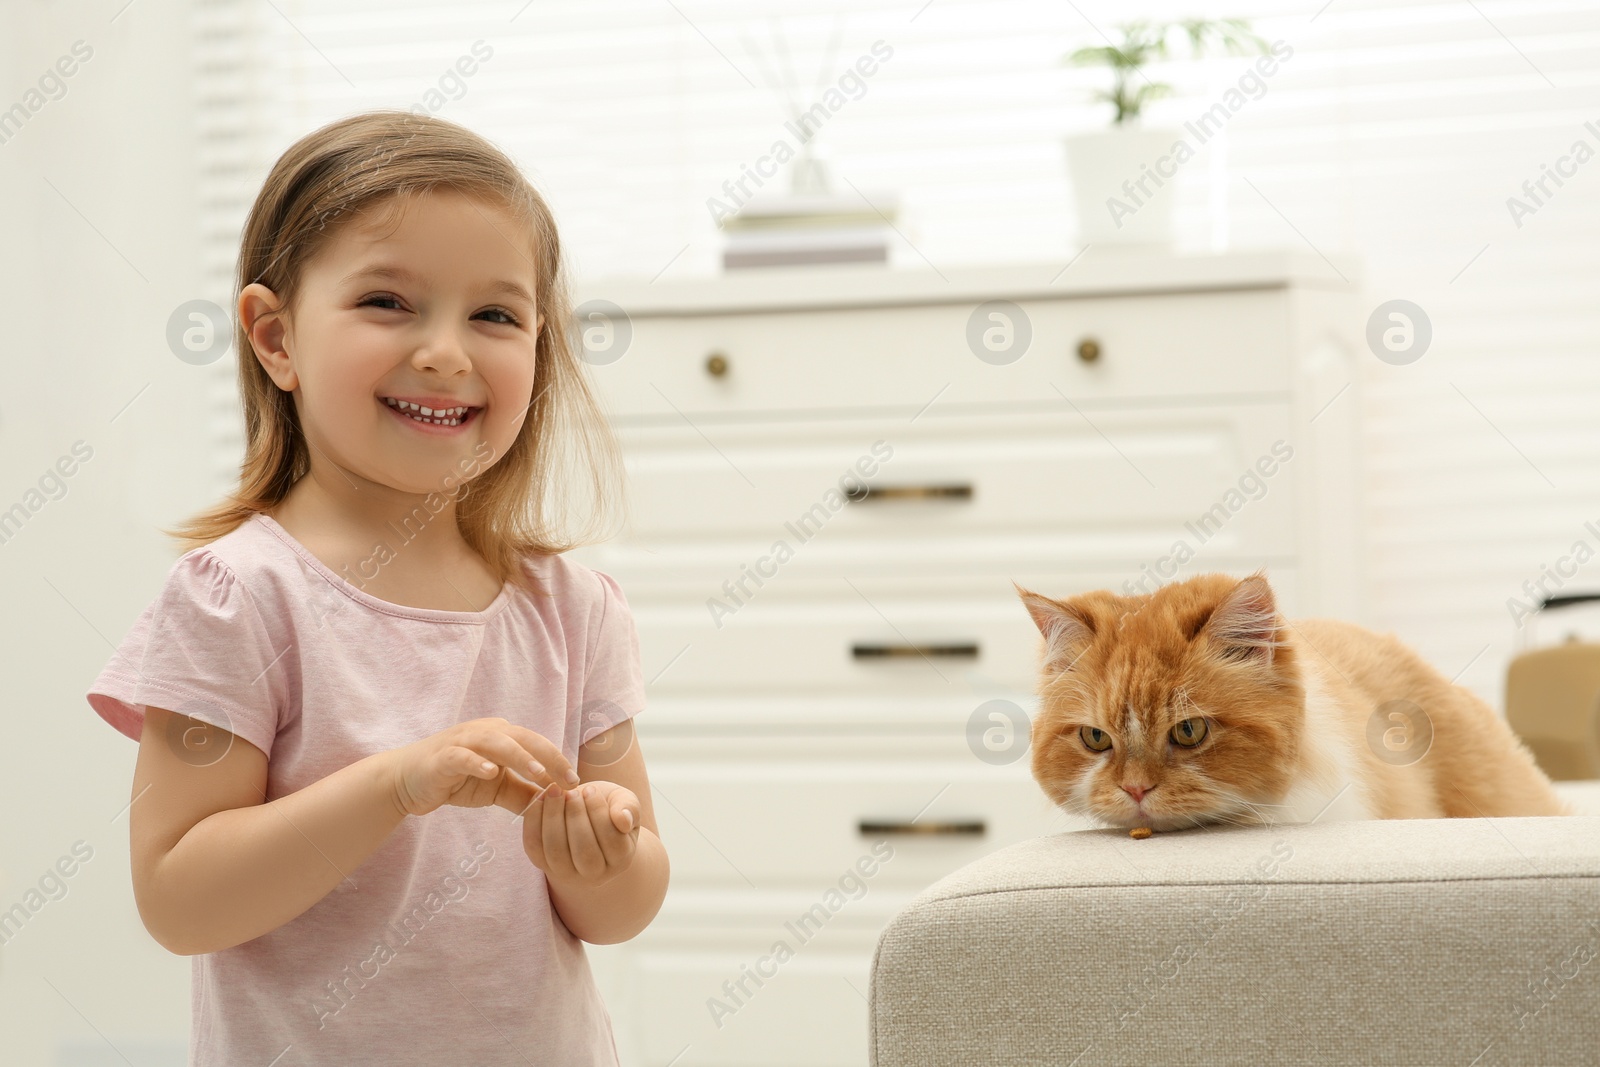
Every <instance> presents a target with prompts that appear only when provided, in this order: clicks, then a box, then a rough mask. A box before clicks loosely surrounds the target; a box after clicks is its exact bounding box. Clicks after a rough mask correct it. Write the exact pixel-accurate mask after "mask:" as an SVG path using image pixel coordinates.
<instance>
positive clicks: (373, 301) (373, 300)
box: [356, 293, 400, 310]
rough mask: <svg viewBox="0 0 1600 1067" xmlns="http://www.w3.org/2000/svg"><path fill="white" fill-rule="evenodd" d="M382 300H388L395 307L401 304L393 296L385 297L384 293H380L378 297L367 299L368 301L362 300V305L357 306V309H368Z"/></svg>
mask: <svg viewBox="0 0 1600 1067" xmlns="http://www.w3.org/2000/svg"><path fill="white" fill-rule="evenodd" d="M380 300H387V301H389V302H390V303H391V304H395V305H398V304H399V303H400V301H399V300H397V299H396V298H394V297H392V296H386V295H384V294H382V293H379V294H378V295H376V296H369V297H367V298H366V299H364V300H362V301H361V303H359V304H357V305H356V306H357V307H367V306H368V305H371V304H376V303H378V302H379V301H380ZM386 310H387V309H386Z"/></svg>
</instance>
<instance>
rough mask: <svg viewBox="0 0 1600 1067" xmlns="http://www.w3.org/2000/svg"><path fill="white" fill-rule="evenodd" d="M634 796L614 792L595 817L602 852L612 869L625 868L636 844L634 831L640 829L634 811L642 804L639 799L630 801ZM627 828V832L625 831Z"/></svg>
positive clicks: (622, 792) (622, 791)
mask: <svg viewBox="0 0 1600 1067" xmlns="http://www.w3.org/2000/svg"><path fill="white" fill-rule="evenodd" d="M632 797H633V794H632V793H631V792H630V791H629V790H627V789H615V790H612V792H611V795H610V796H608V797H606V798H605V799H604V801H603V802H602V805H601V808H600V810H599V811H598V812H596V813H595V815H594V825H595V828H596V834H597V836H598V837H599V839H600V850H601V851H602V852H604V853H605V856H606V864H607V866H609V867H612V868H617V869H620V868H623V867H626V866H627V865H628V863H629V861H630V860H631V859H632V857H633V850H634V847H635V846H636V844H637V838H636V837H635V834H634V831H635V830H636V829H637V828H638V825H639V817H638V815H637V814H636V812H635V810H634V809H635V808H637V806H638V803H639V802H638V800H637V799H633V800H631V802H630V798H632ZM624 826H626V827H627V829H623V827H624Z"/></svg>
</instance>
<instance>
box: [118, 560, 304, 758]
mask: <svg viewBox="0 0 1600 1067" xmlns="http://www.w3.org/2000/svg"><path fill="white" fill-rule="evenodd" d="M269 631H270V628H269V626H268V625H267V623H266V621H265V620H264V619H263V617H262V613H261V610H260V608H259V606H258V604H257V603H256V601H255V598H253V597H252V596H251V595H250V592H249V590H248V589H247V588H246V587H245V584H244V582H243V581H241V580H240V578H239V576H238V575H237V574H235V573H234V571H233V570H232V569H231V568H230V567H228V565H227V564H225V563H224V562H223V561H222V560H220V559H218V558H217V557H216V556H215V555H214V554H212V553H211V552H210V551H209V550H207V549H205V548H198V549H195V550H193V551H191V552H189V553H187V554H185V555H184V556H183V557H181V558H180V559H179V560H178V561H177V562H176V563H175V564H173V567H172V570H171V571H169V572H168V574H167V581H166V585H165V586H164V587H163V588H162V590H161V593H160V595H159V596H158V597H157V598H156V599H155V601H154V602H153V603H151V605H150V606H149V607H147V608H146V609H145V610H144V612H143V614H141V615H140V616H139V618H138V619H137V620H136V621H135V623H134V625H133V627H132V628H131V629H130V630H129V631H128V634H127V636H126V637H125V638H124V639H123V641H122V644H121V645H120V646H118V648H117V650H116V654H115V655H113V656H112V658H111V661H110V662H109V663H107V664H106V666H105V668H104V669H103V670H102V671H101V672H100V675H99V677H98V678H96V679H95V681H94V684H93V685H92V686H91V687H90V688H89V691H88V693H87V694H86V695H87V698H88V701H89V706H90V707H92V708H94V710H95V711H96V712H97V713H99V715H100V717H101V718H103V719H105V720H106V722H108V723H110V724H111V725H112V726H114V727H116V728H117V730H119V731H120V732H121V733H123V734H124V735H126V736H128V737H131V738H133V739H134V740H135V741H137V740H138V739H139V735H140V732H141V730H142V729H143V726H144V716H145V708H146V707H148V706H150V705H152V704H153V705H155V706H156V707H159V708H166V709H167V710H169V711H175V712H178V713H179V714H182V715H187V716H189V717H191V718H195V719H199V720H202V721H204V722H207V723H210V724H211V725H213V726H217V727H219V728H221V729H223V730H227V731H228V732H229V733H231V734H234V735H235V736H238V737H241V738H243V739H244V740H246V741H248V742H250V743H251V744H252V745H254V746H256V747H257V748H259V749H260V750H261V751H262V752H265V753H267V754H268V755H271V753H272V741H273V738H274V737H275V736H276V734H277V730H278V716H279V710H280V709H282V708H283V707H284V703H285V697H286V693H287V688H286V681H285V671H284V667H283V661H284V660H285V658H287V657H285V656H284V653H285V652H287V651H288V649H287V647H285V648H281V649H277V648H274V647H273V641H272V638H271V635H270V632H269ZM178 741H179V743H181V744H184V745H185V746H188V745H189V742H188V741H187V740H185V739H184V738H181V737H180V738H179V739H178ZM190 755H193V756H195V757H196V758H200V757H202V756H203V754H202V753H192V754H191V753H186V754H185V758H189V756H190Z"/></svg>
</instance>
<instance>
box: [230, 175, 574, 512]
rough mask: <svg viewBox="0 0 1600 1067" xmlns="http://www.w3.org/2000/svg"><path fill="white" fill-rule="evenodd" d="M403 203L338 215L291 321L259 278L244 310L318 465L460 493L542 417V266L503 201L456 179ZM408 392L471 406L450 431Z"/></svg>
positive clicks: (307, 271)
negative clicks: (469, 476)
mask: <svg viewBox="0 0 1600 1067" xmlns="http://www.w3.org/2000/svg"><path fill="white" fill-rule="evenodd" d="M391 206H392V207H396V208H399V211H400V214H398V216H392V215H390V213H389V212H387V211H383V210H380V211H375V212H374V211H369V212H364V213H363V214H362V215H360V216H358V217H355V218H352V219H349V220H339V221H337V222H336V223H335V225H337V227H338V228H337V230H336V231H335V232H334V233H333V234H332V235H331V236H330V237H329V239H328V242H327V244H326V245H325V246H323V247H322V248H321V249H320V250H319V251H318V252H317V253H316V254H315V255H314V256H313V257H312V258H311V259H310V260H309V261H308V262H307V263H306V264H305V267H304V270H303V273H302V276H301V278H300V283H299V289H298V292H297V294H296V297H295V303H294V307H293V308H292V310H291V311H290V312H289V314H288V315H286V316H267V315H262V314H261V313H263V312H266V311H268V310H273V309H276V308H278V307H281V301H279V300H278V299H277V296H276V294H273V293H272V291H271V290H269V289H267V288H266V287H265V286H262V285H259V284H255V285H250V286H247V287H246V288H245V290H244V291H243V292H242V293H241V294H240V304H241V308H240V313H241V317H242V318H243V321H245V322H246V323H247V324H248V325H247V329H248V330H249V332H250V336H251V340H252V342H254V343H255V347H256V351H257V354H258V356H259V357H260V358H261V361H262V363H263V365H265V366H266V369H267V372H268V373H269V374H270V375H271V376H272V378H273V380H274V382H276V383H277V385H278V387H279V388H281V389H283V390H285V391H288V392H292V393H293V394H294V396H295V403H296V405H297V409H298V411H299V416H300V425H301V427H302V428H303V429H304V431H305V433H306V436H307V438H308V440H309V441H310V443H311V445H312V462H313V468H315V466H316V463H317V460H318V459H319V458H320V459H323V460H326V461H329V462H331V463H334V464H336V465H337V466H339V467H340V468H342V469H343V470H345V471H346V472H348V473H349V474H353V475H355V476H357V477H359V478H363V479H366V480H368V481H370V482H375V483H379V484H381V485H386V486H389V487H391V488H393V489H395V490H398V491H400V492H402V493H417V494H428V493H434V492H444V491H447V490H448V489H450V488H451V486H453V485H454V484H455V481H456V480H459V479H461V478H462V475H463V472H464V471H469V470H471V471H473V472H474V473H482V471H483V470H486V469H487V468H488V466H489V465H490V464H491V463H492V461H493V460H494V459H496V458H498V457H500V456H502V455H504V454H505V452H506V450H507V449H508V448H510V446H511V444H512V442H513V441H514V440H515V439H516V435H517V433H518V431H519V430H520V429H521V427H522V424H523V421H524V419H525V417H526V415H527V411H528V406H529V404H530V403H531V402H532V399H533V382H534V367H535V362H536V343H537V340H538V335H539V330H540V328H541V327H542V326H543V321H544V320H543V316H542V314H540V312H539V309H538V307H537V306H536V299H535V294H536V293H537V288H536V286H535V278H534V273H535V268H534V264H533V260H532V259H531V258H530V253H531V247H529V245H528V240H529V239H528V236H527V230H526V228H525V227H523V226H521V225H519V224H518V223H517V222H516V221H515V220H514V219H513V218H512V217H511V215H510V214H509V213H508V212H507V211H506V210H505V209H504V208H502V207H500V206H498V205H495V204H491V203H488V202H486V201H483V200H480V199H475V198H470V197H468V196H467V195H465V194H463V193H460V192H457V191H455V190H452V189H448V188H441V189H435V190H431V191H429V192H427V193H424V194H422V195H420V196H418V197H415V198H413V199H412V200H411V202H410V203H409V204H406V205H405V206H404V207H400V205H398V204H388V205H384V207H385V208H388V207H391ZM258 334H259V336H258ZM397 402H404V403H407V404H412V403H414V404H416V405H418V406H420V407H427V408H429V409H430V410H432V411H434V412H435V414H433V415H432V416H431V418H433V419H436V420H437V419H439V418H440V415H439V414H437V411H438V409H441V408H442V409H446V411H447V412H449V414H446V415H445V416H444V418H446V419H449V418H453V417H454V412H453V411H450V409H454V408H460V407H466V408H470V409H471V410H469V411H468V412H467V413H466V417H465V418H464V419H463V420H461V421H460V424H459V425H456V426H448V425H440V424H435V423H424V422H419V421H416V420H415V419H413V418H411V417H410V416H408V415H405V414H402V413H401V411H402V408H401V406H400V404H399V403H397ZM413 414H417V415H418V416H419V417H422V416H421V415H420V412H413ZM484 443H487V444H488V446H489V448H490V449H492V452H486V451H485V450H484V448H483V444H484ZM318 453H321V455H320V456H319V455H318ZM469 457H475V459H474V458H469Z"/></svg>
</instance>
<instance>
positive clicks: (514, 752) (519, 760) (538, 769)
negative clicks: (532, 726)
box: [462, 729, 565, 786]
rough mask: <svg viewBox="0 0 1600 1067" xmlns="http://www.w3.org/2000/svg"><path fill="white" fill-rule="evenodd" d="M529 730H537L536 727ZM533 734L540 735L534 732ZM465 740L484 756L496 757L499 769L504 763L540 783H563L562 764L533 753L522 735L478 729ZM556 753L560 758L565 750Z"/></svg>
mask: <svg viewBox="0 0 1600 1067" xmlns="http://www.w3.org/2000/svg"><path fill="white" fill-rule="evenodd" d="M527 732H528V733H530V734H532V733H533V731H532V730H529V731H527ZM533 736H535V737H538V736H539V735H538V734H533ZM462 744H464V745H468V746H470V747H471V748H472V749H473V750H474V751H476V752H478V753H479V754H480V755H481V756H482V758H484V759H487V760H491V761H493V762H494V763H495V764H496V765H497V767H496V770H497V771H498V769H499V768H500V767H504V768H506V769H507V770H510V771H511V772H513V773H514V774H517V775H520V776H521V777H523V778H525V779H527V780H528V781H530V782H534V783H535V784H537V785H541V786H546V785H560V784H561V783H560V782H558V781H557V780H556V778H557V776H558V775H561V774H563V773H565V772H564V771H563V769H562V766H561V765H560V764H552V763H550V762H548V760H540V759H537V758H535V757H534V756H530V755H529V754H528V749H527V747H526V746H525V745H523V744H522V743H521V741H520V740H519V739H518V738H516V737H512V736H511V735H510V734H507V733H505V732H503V731H500V730H492V729H485V730H483V731H481V732H474V733H473V734H472V735H471V736H470V737H468V738H467V739H466V740H465V741H463V742H462ZM554 756H555V757H556V758H560V756H561V753H560V752H555V753H554ZM563 762H565V761H563Z"/></svg>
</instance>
